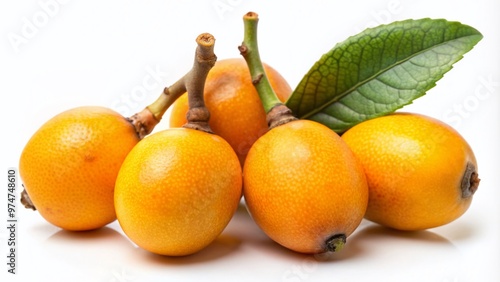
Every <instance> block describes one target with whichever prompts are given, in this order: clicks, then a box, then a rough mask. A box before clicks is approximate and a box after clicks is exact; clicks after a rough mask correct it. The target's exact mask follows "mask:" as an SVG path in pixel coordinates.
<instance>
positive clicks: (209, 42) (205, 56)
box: [183, 33, 217, 133]
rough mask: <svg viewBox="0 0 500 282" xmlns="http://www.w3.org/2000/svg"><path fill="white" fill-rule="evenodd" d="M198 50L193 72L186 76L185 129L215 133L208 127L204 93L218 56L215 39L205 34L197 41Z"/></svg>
mask: <svg viewBox="0 0 500 282" xmlns="http://www.w3.org/2000/svg"><path fill="white" fill-rule="evenodd" d="M196 42H198V48H197V49H196V58H195V62H194V65H193V68H192V70H191V72H190V73H189V74H188V75H187V76H186V90H187V93H188V104H189V110H188V112H187V114H186V119H187V123H186V124H185V125H183V127H185V128H191V129H196V130H201V131H205V132H208V133H213V132H212V130H211V129H210V126H209V125H208V120H209V119H210V113H209V112H208V109H207V108H206V106H205V100H204V97H203V91H204V88H205V80H206V78H207V75H208V72H209V71H210V69H211V68H212V67H213V66H214V65H215V62H216V61H217V56H215V54H214V44H215V38H214V37H213V36H212V35H211V34H209V33H204V34H201V35H200V36H198V38H197V39H196Z"/></svg>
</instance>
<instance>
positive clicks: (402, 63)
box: [286, 19, 483, 133]
mask: <svg viewBox="0 0 500 282" xmlns="http://www.w3.org/2000/svg"><path fill="white" fill-rule="evenodd" d="M482 37H483V36H482V35H481V33H479V31H477V30H476V29H474V28H472V27H470V26H467V25H463V24H461V23H459V22H449V21H446V20H443V19H437V20H434V19H420V20H406V21H400V22H394V23H391V24H388V25H381V26H378V27H375V28H371V29H367V30H365V31H363V32H361V33H359V34H358V35H355V36H352V37H350V38H348V39H347V40H346V41H344V42H341V43H339V44H337V45H336V46H335V47H334V48H333V49H332V50H330V51H329V52H328V53H326V54H324V55H323V56H322V57H321V58H320V60H319V61H317V62H316V63H315V64H314V65H313V67H312V68H311V69H310V70H309V72H308V73H307V74H306V75H305V76H304V78H303V79H302V80H301V81H300V83H299V84H298V86H297V88H296V89H295V90H294V92H293V93H292V95H291V96H290V98H289V99H288V101H287V102H286V105H287V106H288V107H289V108H290V109H291V110H292V112H293V113H294V114H295V115H296V116H297V117H298V118H301V119H311V120H315V121H317V122H320V123H322V124H324V125H326V126H328V127H330V128H331V129H333V130H334V131H336V132H338V133H342V132H344V131H345V130H347V129H349V128H350V127H352V126H354V125H356V124H358V123H360V122H362V121H365V120H368V119H371V118H374V117H378V116H382V115H386V114H389V113H392V112H394V111H396V110H397V109H399V108H401V107H403V106H404V105H407V104H410V103H411V102H412V101H413V100H414V99H416V98H418V97H421V96H422V95H424V94H425V93H426V91H427V90H429V89H431V88H432V87H434V86H435V85H436V82H437V81H438V80H439V79H440V78H442V77H443V75H444V74H445V73H446V72H448V71H449V70H450V69H451V68H452V65H453V64H454V63H456V62H457V61H459V60H460V59H461V58H462V57H463V55H464V54H465V53H467V52H468V51H470V50H471V49H472V48H473V47H474V45H476V44H477V43H478V42H479V41H480V40H481V39H482Z"/></svg>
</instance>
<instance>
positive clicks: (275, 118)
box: [266, 103, 297, 129]
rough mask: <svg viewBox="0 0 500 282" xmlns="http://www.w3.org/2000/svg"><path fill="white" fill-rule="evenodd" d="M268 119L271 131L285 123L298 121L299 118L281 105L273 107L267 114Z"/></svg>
mask: <svg viewBox="0 0 500 282" xmlns="http://www.w3.org/2000/svg"><path fill="white" fill-rule="evenodd" d="M266 118H267V125H268V126H269V129H273V128H275V127H276V126H280V125H283V124H285V123H289V122H291V121H294V120H297V118H296V117H294V116H293V114H292V110H290V109H289V108H288V107H287V106H285V105H284V104H281V103H280V104H277V105H275V106H274V107H272V108H271V110H270V111H269V112H268V113H267V117H266Z"/></svg>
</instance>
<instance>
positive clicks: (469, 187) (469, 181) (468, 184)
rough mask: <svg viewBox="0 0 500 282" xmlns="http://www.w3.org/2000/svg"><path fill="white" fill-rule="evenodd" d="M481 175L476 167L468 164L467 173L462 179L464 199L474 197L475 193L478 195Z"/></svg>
mask: <svg viewBox="0 0 500 282" xmlns="http://www.w3.org/2000/svg"><path fill="white" fill-rule="evenodd" d="M480 181H481V179H479V175H478V173H477V170H476V166H475V165H474V164H473V163H471V162H468V163H467V166H466V167H465V173H464V176H463V177H462V183H461V187H460V188H461V190H462V198H464V199H466V198H469V197H472V195H474V193H476V191H477V188H478V187H479V182H480Z"/></svg>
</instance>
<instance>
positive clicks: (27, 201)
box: [21, 189, 36, 211]
mask: <svg viewBox="0 0 500 282" xmlns="http://www.w3.org/2000/svg"><path fill="white" fill-rule="evenodd" d="M21 204H23V206H24V207H25V208H27V209H31V210H34V211H36V207H35V205H34V204H33V202H32V201H31V198H30V196H29V195H28V192H26V189H24V190H23V191H22V192H21Z"/></svg>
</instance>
